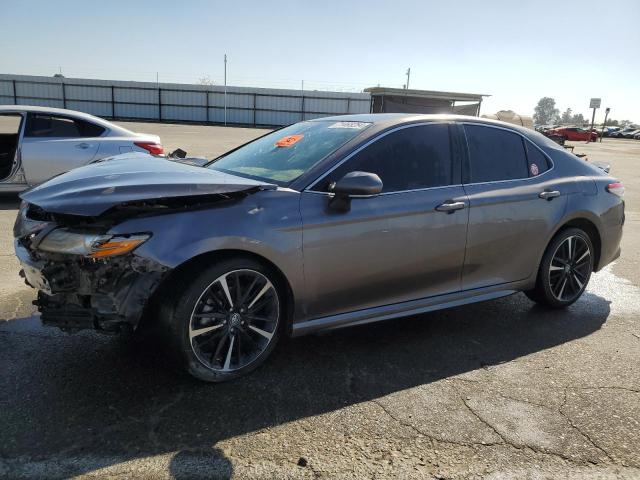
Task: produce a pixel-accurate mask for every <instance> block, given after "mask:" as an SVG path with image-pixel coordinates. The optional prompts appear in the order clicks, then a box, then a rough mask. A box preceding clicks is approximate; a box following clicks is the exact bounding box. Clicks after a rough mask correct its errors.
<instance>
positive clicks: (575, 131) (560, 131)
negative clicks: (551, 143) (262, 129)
mask: <svg viewBox="0 0 640 480" xmlns="http://www.w3.org/2000/svg"><path fill="white" fill-rule="evenodd" d="M545 135H547V136H549V135H557V136H559V137H563V138H564V139H565V140H573V141H581V140H582V141H587V140H591V141H592V142H595V141H596V140H597V139H598V134H597V133H596V132H594V131H593V130H591V131H589V130H585V129H584V128H580V127H558V128H554V129H552V130H548V131H546V132H545Z"/></svg>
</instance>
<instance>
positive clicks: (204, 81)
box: [198, 75, 215, 85]
mask: <svg viewBox="0 0 640 480" xmlns="http://www.w3.org/2000/svg"><path fill="white" fill-rule="evenodd" d="M198 85H215V84H214V83H213V80H212V79H211V77H210V76H209V75H205V76H204V77H200V78H199V79H198Z"/></svg>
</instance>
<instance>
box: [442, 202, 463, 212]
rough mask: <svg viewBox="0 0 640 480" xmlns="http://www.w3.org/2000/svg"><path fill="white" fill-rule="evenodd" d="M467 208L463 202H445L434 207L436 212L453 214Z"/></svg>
mask: <svg viewBox="0 0 640 480" xmlns="http://www.w3.org/2000/svg"><path fill="white" fill-rule="evenodd" d="M466 206H467V204H466V203H464V202H445V203H442V204H440V205H438V206H437V207H436V210H437V211H438V212H447V213H453V212H455V211H456V210H462V209H463V208H465V207H466Z"/></svg>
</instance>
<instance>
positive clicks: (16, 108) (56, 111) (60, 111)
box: [0, 105, 133, 135]
mask: <svg viewBox="0 0 640 480" xmlns="http://www.w3.org/2000/svg"><path fill="white" fill-rule="evenodd" d="M10 112H35V113H48V114H52V115H66V116H68V117H74V118H77V119H79V120H86V121H88V122H92V123H95V124H97V125H100V126H102V127H105V128H108V129H109V130H112V131H116V132H118V133H122V134H128V135H132V134H133V132H131V131H130V130H127V129H126V128H123V127H120V126H119V125H116V124H114V123H111V122H109V121H107V120H104V119H102V118H100V117H96V116H94V115H91V114H89V113H85V112H78V111H77V110H68V109H66V108H54V107H40V106H35V105H0V113H10Z"/></svg>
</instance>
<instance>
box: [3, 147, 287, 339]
mask: <svg viewBox="0 0 640 480" xmlns="http://www.w3.org/2000/svg"><path fill="white" fill-rule="evenodd" d="M134 160H135V161H134ZM274 188H276V186H275V185H272V184H269V183H265V182H260V181H256V180H250V179H244V178H240V177H237V176H233V175H229V174H225V173H222V172H217V171H213V170H209V169H206V168H200V167H195V166H189V165H183V164H178V163H175V162H169V161H163V162H158V160H157V159H153V160H148V159H145V158H135V159H128V161H127V159H120V160H113V161H109V162H103V163H98V164H93V165H89V166H86V167H82V168H78V169H75V170H72V171H70V172H68V173H65V174H63V175H60V176H58V177H55V178H53V179H52V180H49V181H48V182H46V183H44V184H41V185H38V186H36V187H34V188H32V189H31V190H28V191H27V192H24V193H23V194H21V195H20V197H21V198H22V200H23V202H22V204H21V207H20V211H19V212H18V217H17V219H16V223H15V226H14V245H15V251H16V255H17V257H18V259H19V261H20V263H21V266H22V270H21V272H20V274H21V276H22V277H24V279H25V282H26V283H27V284H28V285H30V286H32V287H33V288H35V289H37V290H38V298H37V300H36V301H35V302H34V303H35V304H36V305H37V307H38V310H39V311H40V313H41V319H42V322H43V324H45V325H51V326H56V327H60V328H62V329H64V330H67V331H76V330H81V329H95V330H99V331H103V332H119V331H122V330H131V329H135V328H136V327H137V326H138V325H139V323H140V320H141V318H142V317H143V314H144V312H145V308H146V307H147V305H148V303H149V301H150V299H151V297H152V296H153V294H154V292H155V291H156V289H157V288H158V286H159V285H160V283H161V282H162V281H163V279H164V278H165V277H166V276H167V275H169V273H170V271H171V270H172V268H171V267H169V266H167V265H165V264H163V263H162V260H161V259H159V258H157V257H156V256H155V255H154V254H153V253H150V251H152V250H153V248H151V246H150V244H152V243H153V242H154V241H155V242H156V245H158V244H162V243H163V238H166V236H167V235H169V236H171V232H170V231H168V230H170V229H171V225H167V224H166V223H165V224H163V223H162V222H158V224H162V225H163V226H160V225H158V224H156V223H154V222H147V225H148V226H149V227H148V228H143V230H144V231H138V229H137V228H135V227H132V228H133V230H135V231H129V230H127V229H126V228H125V229H124V230H122V229H121V228H120V227H121V225H123V224H126V223H127V222H128V221H130V220H133V219H140V220H142V219H144V217H157V216H163V215H170V214H177V213H178V214H179V213H181V212H185V211H193V210H199V209H210V208H217V207H221V206H223V205H225V204H226V203H229V202H236V201H238V200H240V199H241V198H244V197H246V196H248V195H251V194H253V193H256V192H258V191H260V190H268V189H274ZM154 228H157V229H158V231H150V230H154ZM152 239H153V240H152ZM174 266H175V265H174Z"/></svg>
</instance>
